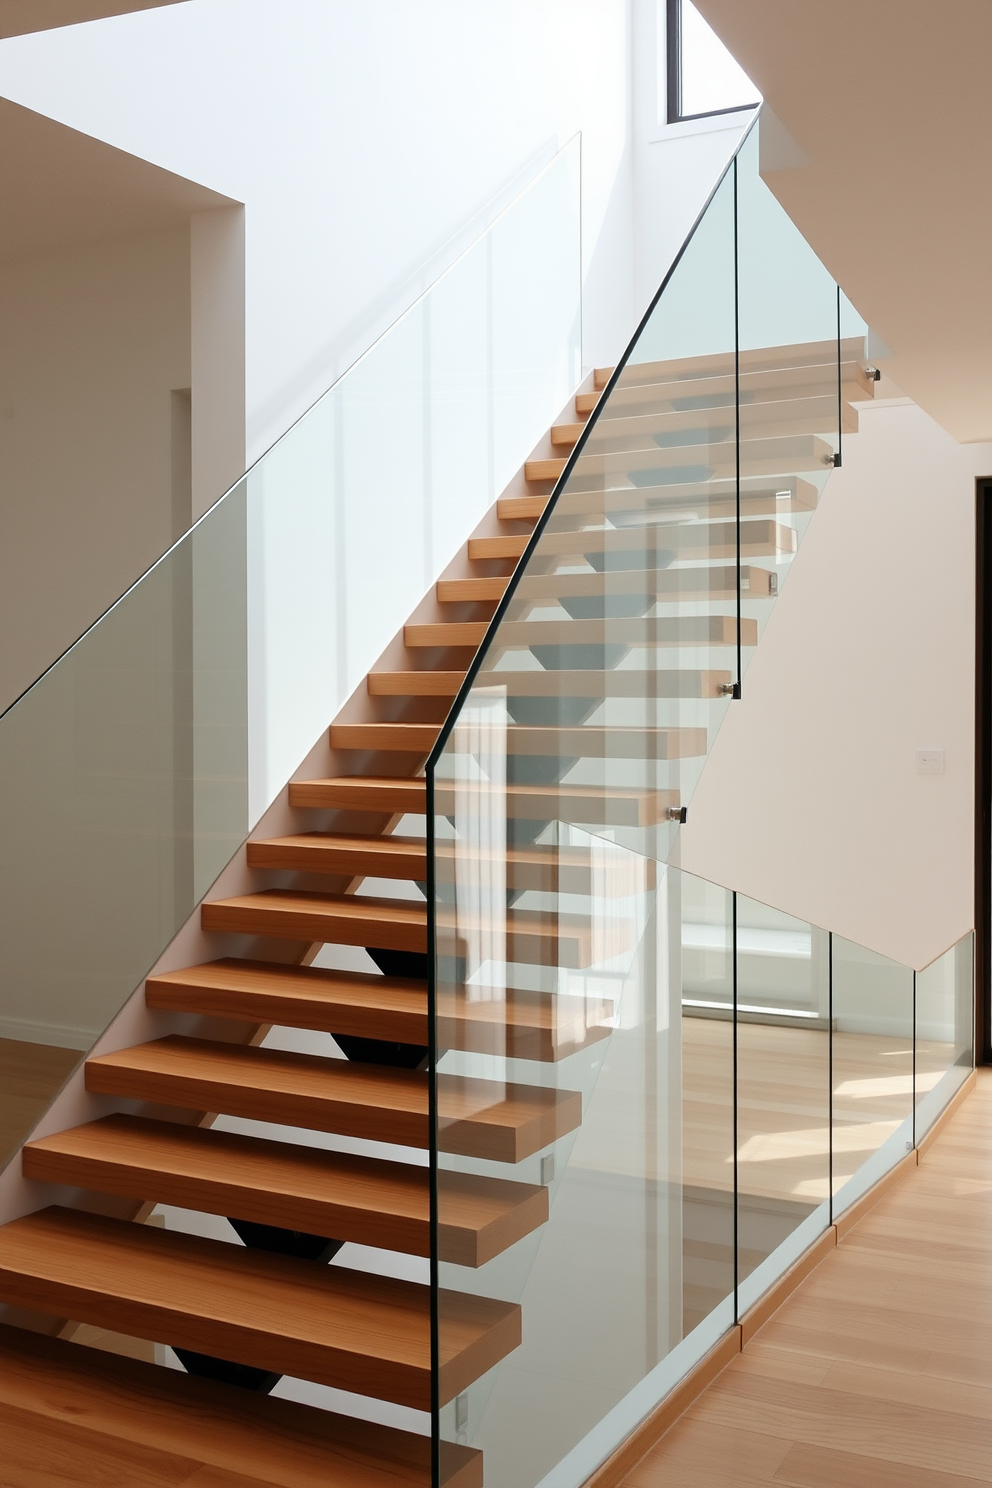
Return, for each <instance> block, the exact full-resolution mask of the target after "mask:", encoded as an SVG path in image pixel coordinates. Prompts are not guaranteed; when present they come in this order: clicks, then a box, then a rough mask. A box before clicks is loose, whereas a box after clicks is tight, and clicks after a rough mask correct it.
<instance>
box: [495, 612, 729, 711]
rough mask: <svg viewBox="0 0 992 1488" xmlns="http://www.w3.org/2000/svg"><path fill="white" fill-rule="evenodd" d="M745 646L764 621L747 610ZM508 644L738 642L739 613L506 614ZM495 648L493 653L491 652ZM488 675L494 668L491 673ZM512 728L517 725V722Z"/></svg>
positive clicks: (503, 628) (501, 635)
mask: <svg viewBox="0 0 992 1488" xmlns="http://www.w3.org/2000/svg"><path fill="white" fill-rule="evenodd" d="M740 639H741V645H742V646H756V645H757V644H758V622H757V621H756V620H754V619H752V618H751V617H750V616H747V615H744V616H742V618H741V622H740ZM499 640H500V642H501V645H502V647H505V648H506V650H511V649H513V648H516V647H522V646H527V647H534V646H548V645H551V646H604V645H609V646H613V645H625V646H631V647H633V648H636V649H639V648H641V647H643V648H645V649H646V648H648V647H655V646H658V647H661V646H686V647H688V646H736V644H737V617H736V615H671V616H655V615H651V616H644V617H643V618H641V617H639V616H634V617H624V616H612V615H611V616H610V617H609V618H608V619H604V620H572V619H568V620H506V621H504V622H503V624H502V625H501V626H500V631H499ZM491 654H492V653H491ZM487 675H488V674H487ZM511 728H512V725H511Z"/></svg>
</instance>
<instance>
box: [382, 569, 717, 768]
mask: <svg viewBox="0 0 992 1488" xmlns="http://www.w3.org/2000/svg"><path fill="white" fill-rule="evenodd" d="M573 577H575V576H574V575H572V574H570V575H569V578H573ZM596 577H597V578H598V577H600V575H596ZM368 680H369V692H370V693H371V694H372V695H373V696H374V697H408V696H409V697H415V696H422V695H426V696H431V697H454V695H455V693H456V692H457V691H458V689H459V688H460V687H461V685H462V683H463V682H464V680H465V674H464V672H439V671H432V672H428V671H423V672H369V678H368ZM730 680H731V676H730V672H728V671H699V670H695V669H690V668H688V667H687V668H685V669H684V670H665V671H662V670H661V669H660V668H659V669H657V670H651V671H635V670H634V669H633V668H628V667H614V668H612V669H609V670H606V671H600V670H597V669H594V668H592V667H590V668H588V669H586V668H582V669H581V670H577V671H576V670H571V669H562V670H560V671H559V670H558V669H557V668H555V669H550V668H549V669H548V670H547V671H546V670H544V668H541V669H537V668H535V669H534V670H533V671H524V672H511V671H509V670H508V669H507V670H503V669H501V668H494V669H493V670H491V671H487V672H486V673H485V674H484V676H480V677H479V678H478V679H477V681H478V685H486V686H490V687H495V686H499V687H505V688H506V691H507V695H508V696H510V697H543V696H544V695H545V694H546V693H547V692H548V689H549V684H550V686H551V688H552V689H553V692H554V696H555V697H601V698H606V697H633V698H645V697H646V698H654V697H709V698H712V697H720V696H722V693H721V691H720V689H721V688H722V687H725V686H726V685H727V684H728V683H729V682H730ZM514 789H515V788H514V787H513V786H508V787H507V794H508V795H509V796H512V795H513V792H514Z"/></svg>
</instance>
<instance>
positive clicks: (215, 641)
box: [0, 486, 248, 1161]
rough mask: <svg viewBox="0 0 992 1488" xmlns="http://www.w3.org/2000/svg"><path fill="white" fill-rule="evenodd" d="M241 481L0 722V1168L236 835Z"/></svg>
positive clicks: (241, 827) (244, 746)
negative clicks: (0, 992)
mask: <svg viewBox="0 0 992 1488" xmlns="http://www.w3.org/2000/svg"><path fill="white" fill-rule="evenodd" d="M245 538H246V522H245V494H244V488H243V486H242V487H239V488H238V489H236V490H235V491H234V492H233V493H232V494H231V496H229V497H228V499H227V500H226V501H225V502H224V503H223V504H222V505H220V506H218V507H217V508H215V510H214V511H213V512H211V513H210V514H209V515H208V516H207V517H206V518H204V520H203V521H202V522H201V523H200V524H199V525H198V526H197V527H195V528H194V529H193V530H192V531H191V532H190V533H189V534H187V536H186V537H185V538H184V539H183V540H182V541H181V542H180V543H178V544H177V545H176V547H174V548H173V549H172V550H171V551H170V552H169V553H168V554H166V556H165V557H164V558H163V559H162V560H161V561H160V562H159V563H158V564H156V566H155V567H154V568H153V569H152V570H151V571H150V572H149V573H148V574H146V575H145V577H144V578H143V579H142V580H141V582H140V583H139V584H137V585H136V586H135V587H134V588H133V589H132V590H130V591H129V593H127V594H126V595H125V596H124V597H123V598H122V599H121V600H120V601H118V603H117V604H116V605H115V606H114V607H113V608H112V609H111V610H109V611H108V613H107V614H106V615H104V617H103V618H102V619H101V620H100V621H99V622H98V623H97V624H96V625H95V626H93V627H92V628H91V629H90V630H89V631H87V632H86V634H85V635H84V636H83V637H82V638H81V639H80V640H79V641H78V642H77V643H76V644H75V646H73V647H72V648H71V650H69V651H68V652H66V654H65V655H64V656H63V657H62V658H61V659H60V660H59V661H58V662H56V664H55V665H54V666H53V667H51V668H50V670H49V671H47V672H46V673H45V674H44V676H42V677H41V678H40V679H39V681H38V682H36V683H35V684H34V686H33V687H32V688H31V689H30V690H29V691H28V692H27V693H25V694H24V696H23V697H22V698H21V699H20V700H19V701H18V702H17V703H15V704H14V705H13V706H12V707H11V708H10V709H8V711H7V712H6V713H5V714H4V715H3V717H2V718H0V842H2V844H3V846H2V853H0V947H2V950H0V985H2V987H3V1001H2V1009H0V1058H2V1060H3V1064H4V1070H5V1079H4V1080H3V1094H2V1096H0V1133H2V1135H0V1147H2V1152H3V1159H2V1160H4V1161H6V1160H7V1159H9V1158H10V1157H11V1156H12V1154H13V1153H14V1152H16V1150H17V1148H18V1146H19V1145H20V1143H21V1142H22V1141H23V1140H24V1138H25V1137H26V1136H27V1134H28V1132H29V1131H30V1130H31V1128H32V1127H33V1125H34V1123H35V1121H36V1120H37V1119H38V1117H39V1116H40V1115H41V1114H42V1112H43V1111H44V1110H45V1109H46V1108H47V1106H48V1104H49V1103H50V1101H51V1099H52V1097H53V1096H54V1095H55V1094H56V1092H57V1090H58V1089H59V1087H60V1086H61V1084H62V1083H63V1081H64V1080H65V1079H66V1077H67V1076H68V1075H69V1074H70V1073H71V1071H72V1069H73V1068H74V1067H75V1065H76V1064H77V1063H78V1061H79V1059H80V1058H82V1056H83V1054H84V1053H85V1051H87V1050H88V1049H89V1048H90V1047H91V1046H92V1044H93V1043H94V1042H95V1041H96V1040H97V1039H98V1038H99V1036H100V1034H101V1033H102V1032H103V1030H104V1028H105V1027H106V1025H107V1023H109V1021H110V1020H111V1018H112V1017H113V1016H114V1015H115V1014H116V1013H117V1011H118V1010H119V1008H120V1007H121V1006H122V1005H123V1004H124V1002H125V1001H126V1000H127V998H128V997H129V996H130V994H131V993H132V992H133V991H134V989H135V987H136V986H137V985H138V984H139V983H140V982H141V980H142V978H143V977H144V975H145V974H146V972H147V971H148V970H149V968H150V966H151V965H152V963H153V962H154V961H155V959H156V957H157V956H158V954H159V953H160V951H161V950H162V948H163V947H164V946H165V945H166V944H167V943H168V942H169V940H170V939H171V938H172V936H173V935H174V934H175V932H176V930H178V928H179V926H180V925H182V924H183V922H184V921H185V920H186V919H187V917H188V916H189V915H190V914H191V913H192V911H193V909H194V907H195V905H196V903H197V901H198V899H199V898H200V896H201V895H202V894H203V893H204V892H205V891H206V889H207V888H208V886H209V885H210V884H211V883H212V882H213V880H214V879H215V878H216V876H217V874H218V873H219V872H220V870H221V869H222V868H223V866H224V864H225V863H226V862H227V861H228V859H229V858H230V856H231V854H232V853H233V852H234V851H235V849H236V848H237V847H238V846H239V845H240V843H241V841H242V840H243V838H244V836H245V833H246V831H247V828H248V801H247V751H248V737H247V646H246V603H245V589H246V584H245Z"/></svg>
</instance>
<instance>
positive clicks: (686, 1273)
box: [434, 709, 974, 1488]
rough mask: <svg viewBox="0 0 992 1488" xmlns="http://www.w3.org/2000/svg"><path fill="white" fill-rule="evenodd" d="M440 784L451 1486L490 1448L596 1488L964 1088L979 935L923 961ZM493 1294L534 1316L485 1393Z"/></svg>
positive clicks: (502, 1463) (492, 1483)
mask: <svg viewBox="0 0 992 1488" xmlns="http://www.w3.org/2000/svg"><path fill="white" fill-rule="evenodd" d="M480 713H481V709H480V710H479V713H476V714H475V715H474V717H473V718H472V719H471V720H470V719H465V720H464V725H465V727H466V729H471V730H472V734H471V735H468V734H467V735H466V736H465V738H464V740H463V742H464V744H465V745H466V746H467V749H470V750H472V752H473V755H474V758H475V759H476V760H477V761H478V760H481V761H482V762H483V763H484V764H491V763H492V755H491V754H490V755H489V756H488V759H487V757H486V755H485V753H484V746H483V740H486V743H487V744H488V746H489V747H490V748H491V747H492V744H493V742H494V741H493V740H492V738H491V737H488V736H487V734H486V731H485V724H486V722H487V720H485V718H484V717H480ZM480 724H481V725H482V727H481V728H480V726H479V725H480ZM461 726H462V725H461V723H459V725H458V726H457V727H461ZM497 737H498V736H497ZM436 789H437V795H438V800H437V808H436V809H437V810H438V813H439V816H443V818H444V820H445V822H446V823H447V825H448V832H447V833H442V832H441V831H440V830H439V831H438V840H437V848H436V854H437V857H436V862H437V867H436V875H437V895H438V898H437V981H436V994H435V997H436V1003H435V1007H436V1013H435V1016H436V1023H435V1071H436V1080H435V1100H436V1147H435V1153H434V1163H435V1171H436V1222H437V1236H438V1240H437V1265H436V1277H435V1304H436V1326H437V1352H436V1370H437V1378H436V1383H437V1409H436V1412H435V1431H436V1436H437V1447H438V1462H437V1467H438V1473H439V1477H438V1479H437V1481H439V1482H443V1481H444V1480H445V1473H446V1470H447V1466H448V1463H447V1458H446V1452H447V1451H448V1449H449V1448H451V1447H456V1448H464V1447H466V1446H468V1447H471V1448H475V1449H477V1450H481V1452H482V1454H483V1461H484V1472H485V1482H486V1484H487V1488H510V1485H512V1488H536V1485H541V1488H579V1485H580V1484H582V1483H584V1482H585V1481H586V1479H587V1478H588V1477H589V1476H590V1475H591V1474H592V1473H593V1472H594V1470H595V1469H596V1468H597V1467H598V1466H599V1465H600V1464H601V1463H602V1462H603V1461H604V1460H605V1459H606V1458H607V1457H608V1456H609V1455H610V1453H611V1452H612V1451H613V1450H614V1449H615V1448H616V1447H618V1446H619V1445H620V1443H621V1442H622V1441H623V1440H624V1438H625V1437H626V1436H628V1435H629V1434H630V1433H631V1432H632V1431H633V1430H634V1429H635V1427H636V1426H637V1425H638V1424H639V1423H640V1422H641V1421H642V1420H643V1419H644V1418H645V1417H646V1416H647V1415H648V1414H649V1413H650V1412H651V1411H652V1409H653V1408H654V1407H656V1406H657V1405H658V1404H659V1403H660V1402H661V1401H662V1400H663V1398H664V1396H665V1395H666V1394H667V1393H668V1392H669V1391H670V1390H672V1389H673V1388H674V1386H675V1385H676V1384H677V1383H678V1382H679V1380H680V1379H681V1378H682V1377H683V1376H684V1375H685V1374H686V1373H687V1372H688V1371H689V1370H690V1369H691V1368H692V1367H693V1366H694V1365H695V1364H697V1363H698V1362H699V1361H700V1360H701V1359H702V1358H703V1357H704V1356H705V1354H706V1353H707V1352H708V1351H709V1350H710V1349H711V1348H712V1347H713V1346H714V1345H715V1344H716V1343H717V1342H718V1341H719V1340H720V1338H721V1337H722V1335H724V1334H725V1333H726V1332H727V1331H728V1329H730V1328H731V1327H732V1326H733V1325H734V1324H735V1323H736V1322H737V1321H738V1320H739V1319H740V1318H741V1317H743V1316H744V1315H745V1314H746V1312H747V1311H748V1309H749V1308H750V1307H751V1306H753V1305H754V1304H755V1303H756V1302H758V1300H759V1299H760V1297H761V1296H762V1294H763V1293H764V1292H765V1291H767V1290H768V1288H769V1287H770V1286H771V1285H772V1284H773V1283H774V1282H775V1281H776V1280H777V1279H778V1278H779V1277H780V1276H781V1275H782V1274H783V1273H784V1272H785V1271H786V1270H788V1268H789V1267H790V1266H791V1265H792V1264H793V1263H794V1262H795V1261H796V1260H797V1259H798V1258H799V1257H800V1256H801V1255H802V1254H803V1252H804V1251H805V1250H807V1249H808V1248H809V1247H810V1246H811V1245H812V1244H813V1243H814V1242H815V1241H816V1240H817V1239H818V1238H819V1236H821V1235H822V1234H823V1233H824V1231H825V1230H826V1229H827V1228H828V1227H829V1226H830V1225H831V1224H832V1223H833V1222H834V1221H835V1219H837V1218H838V1217H839V1216H840V1215H841V1214H843V1212H844V1211H845V1210H846V1209H848V1208H849V1207H850V1205H851V1204H852V1203H854V1201H855V1200H856V1199H858V1198H860V1197H861V1195H862V1194H864V1193H865V1192H866V1190H868V1189H869V1188H870V1187H871V1186H872V1185H873V1184H875V1183H876V1182H878V1181H879V1180H880V1179H881V1178H883V1177H884V1176H885V1175H886V1174H887V1173H888V1172H889V1171H890V1170H891V1169H892V1168H893V1167H895V1166H896V1164H898V1163H899V1162H901V1161H902V1160H903V1159H904V1158H905V1157H906V1155H907V1154H908V1153H910V1152H911V1151H912V1150H913V1148H914V1146H915V1145H916V1143H917V1142H918V1141H919V1139H920V1138H921V1137H922V1136H923V1135H924V1133H925V1131H926V1129H927V1128H928V1126H929V1125H930V1124H931V1123H932V1122H933V1120H934V1119H935V1117H936V1116H937V1115H938V1114H939V1112H940V1111H941V1110H942V1109H943V1108H944V1106H946V1104H947V1102H948V1101H949V1099H950V1098H951V1096H952V1095H953V1094H954V1093H955V1092H956V1091H957V1090H958V1089H959V1088H960V1086H961V1085H962V1083H963V1082H964V1080H965V1079H966V1078H967V1076H968V1074H969V1072H970V1071H971V1069H972V1067H973V1063H974V1060H973V1046H972V1009H973V983H972V967H971V957H972V936H971V934H970V933H969V934H968V935H967V936H965V937H964V938H963V939H962V940H961V941H960V942H959V943H958V944H957V945H954V946H952V947H951V948H950V949H949V950H948V951H947V952H946V953H945V954H944V955H943V956H941V957H940V958H939V959H938V960H937V961H935V962H934V963H933V964H932V965H931V966H929V967H927V968H926V969H925V970H923V971H920V972H914V971H913V970H912V969H911V968H909V967H906V966H903V965H900V964H898V963H897V962H895V961H892V960H890V959H888V958H887V957H885V956H882V955H879V954H878V953H877V952H874V951H872V950H869V949H867V948H866V947H864V946H859V945H855V944H854V943H852V942H851V941H849V940H846V939H844V938H842V937H841V936H838V935H833V934H831V933H830V932H828V931H825V930H823V929H821V928H819V927H817V926H815V925H811V924H809V923H807V922H804V921H801V920H798V919H796V918H795V917H793V916H790V915H785V914H782V913H781V912H779V911H777V910H775V909H773V908H771V907H769V906H767V905H763V904H759V903H757V902H756V901H754V900H752V899H748V898H746V897H745V896H744V895H741V894H737V893H734V892H733V891H731V890H729V889H725V888H721V887H719V886H717V885H715V884H712V883H708V882H706V881H704V880H702V879H700V878H697V877H694V876H692V875H690V874H688V873H686V872H684V871H682V870H680V869H679V868H677V867H673V866H671V865H667V864H664V863H659V862H657V861H655V860H652V859H650V858H647V857H643V856H641V855H639V854H637V853H635V852H634V851H633V850H632V849H630V848H627V847H624V846H622V845H620V844H615V843H611V842H609V841H608V840H607V839H605V838H603V837H600V836H598V835H596V834H594V833H589V832H582V831H580V830H578V829H576V828H575V827H571V826H567V825H566V824H564V823H561V822H558V823H556V824H555V825H554V826H553V828H552V829H551V830H550V831H549V830H545V831H544V832H543V833H542V834H541V835H540V838H539V840H538V841H537V842H536V843H535V844H534V845H533V846H531V847H530V848H529V849H528V850H527V851H521V850H519V849H517V850H514V849H513V848H512V847H510V846H509V845H507V847H506V850H505V853H501V852H500V851H499V848H498V844H499V837H498V834H497V833H494V831H493V822H492V820H491V818H490V819H489V820H487V818H486V816H485V813H484V810H483V811H481V812H477V811H475V810H474V809H473V808H472V807H470V806H468V804H467V797H468V792H467V791H466V790H464V789H463V788H460V786H459V785H457V784H453V785H452V787H451V794H450V796H448V797H444V796H442V789H441V787H437V788H436ZM445 789H447V788H445ZM452 819H453V824H452ZM480 828H481V830H480ZM500 859H502V863H503V865H504V866H503V868H502V869H500V868H499V867H498V863H499V862H500ZM914 1030H915V1032H914ZM469 1112H471V1113H472V1118H473V1119H472V1121H471V1123H470V1122H468V1121H467V1120H466V1119H465V1118H466V1116H467V1114H468V1113H469ZM484 1124H488V1131H487V1132H486V1134H485V1135H484V1136H480V1128H482V1127H483V1125H484ZM473 1205H474V1206H477V1210H476V1215H475V1217H476V1220H477V1219H478V1210H481V1209H482V1208H483V1207H484V1206H485V1207H487V1208H488V1209H489V1210H490V1211H491V1213H492V1215H493V1222H492V1224H491V1226H490V1228H489V1232H488V1233H487V1234H486V1236H485V1243H484V1244H483V1245H481V1246H479V1245H476V1246H475V1247H474V1248H473V1247H469V1246H468V1245H467V1244H466V1243H465V1241H464V1239H463V1238H462V1237H463V1235H465V1234H466V1233H467V1230H468V1224H467V1220H468V1216H469V1214H470V1213H471V1212H472V1206H473ZM475 1233H476V1234H477V1233H478V1231H477V1230H476V1232H475ZM466 1294H479V1295H481V1296H483V1297H485V1298H490V1299H492V1300H493V1301H494V1302H498V1303H500V1304H503V1306H504V1309H505V1306H506V1304H511V1306H513V1307H514V1308H515V1309H516V1312H515V1320H514V1328H515V1332H514V1334H513V1336H512V1337H509V1338H504V1339H503V1340H502V1343H501V1351H500V1353H499V1354H495V1355H494V1357H493V1358H492V1359H491V1360H490V1361H488V1362H487V1361H486V1360H484V1359H483V1360H480V1361H478V1362H477V1363H476V1369H475V1371H474V1372H473V1377H470V1378H469V1379H468V1380H467V1381H466V1379H465V1378H464V1377H463V1378H462V1379H461V1380H456V1379H455V1378H453V1377H452V1376H449V1375H447V1374H446V1370H445V1361H446V1359H447V1358H449V1357H451V1356H452V1355H454V1354H455V1352H456V1351H457V1348H458V1343H459V1340H460V1338H461V1334H462V1330H463V1327H464V1324H463V1320H462V1317H461V1313H462V1311H463V1309H464V1306H465V1297H466Z"/></svg>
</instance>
